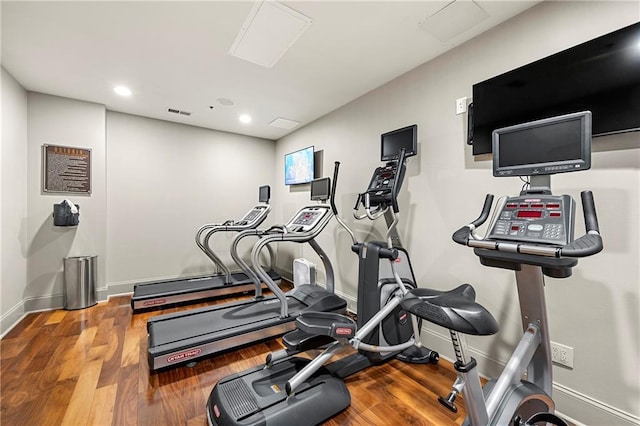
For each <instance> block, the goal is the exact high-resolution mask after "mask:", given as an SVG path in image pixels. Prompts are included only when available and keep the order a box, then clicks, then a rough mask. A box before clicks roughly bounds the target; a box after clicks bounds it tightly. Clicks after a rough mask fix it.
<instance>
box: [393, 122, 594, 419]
mask: <svg viewBox="0 0 640 426" xmlns="http://www.w3.org/2000/svg"><path fill="white" fill-rule="evenodd" d="M590 118H591V114H590V113H589V112H582V113H575V114H568V115H564V116H559V117H553V118H549V119H544V120H538V121H534V122H531V123H525V124H520V125H516V126H510V127H506V128H502V129H498V130H496V131H494V132H493V159H494V164H493V168H494V176H531V177H530V181H529V186H530V187H528V188H526V189H523V190H522V191H521V193H520V195H519V196H516V197H503V198H502V199H501V200H500V201H499V202H498V203H497V207H496V209H495V213H494V215H493V218H492V220H491V222H490V224H489V227H488V229H489V231H488V234H487V236H485V237H482V236H480V235H478V234H477V232H476V229H477V228H478V227H479V226H481V225H482V224H483V223H485V222H486V220H487V218H488V217H489V213H490V210H491V205H492V204H493V195H491V194H489V195H487V196H486V198H485V202H484V207H483V209H482V213H481V215H480V217H478V219H476V220H474V221H473V222H471V223H470V224H468V225H466V226H464V227H462V228H460V229H459V230H458V231H456V232H455V233H454V234H453V240H454V241H455V242H456V243H458V244H461V245H465V246H468V247H473V248H474V253H475V254H476V255H477V256H478V257H479V258H480V262H481V263H482V264H483V265H485V266H488V267H495V268H502V269H508V270H513V271H515V274H516V285H517V289H518V297H519V303H520V311H521V317H522V328H523V335H522V338H521V339H520V342H519V343H518V345H517V346H516V348H515V349H514V351H513V353H512V355H511V358H510V359H509V361H508V363H507V365H506V366H505V368H504V370H503V372H502V374H501V375H500V376H499V377H498V378H497V379H493V380H490V381H489V382H488V383H487V384H486V385H485V387H484V389H483V388H482V387H481V384H480V379H479V375H478V369H477V366H476V361H475V359H473V358H472V357H470V355H469V353H468V348H467V345H466V342H465V337H464V334H472V335H491V334H494V333H496V332H497V331H498V324H497V323H496V321H495V319H494V318H493V317H492V316H491V314H490V313H489V312H488V311H487V310H486V309H485V308H484V307H482V306H481V305H479V304H478V303H475V301H474V300H473V297H464V296H460V295H459V294H453V293H454V291H452V292H449V293H447V294H444V295H442V296H440V297H436V298H433V297H431V298H425V297H422V296H421V295H420V293H419V291H410V292H409V295H408V296H407V298H406V299H405V301H404V302H403V304H402V305H403V306H404V307H405V308H406V309H407V310H408V311H410V312H412V313H413V314H415V315H417V316H420V317H421V318H423V319H426V320H428V321H431V322H433V323H435V324H438V325H440V326H443V327H446V328H448V329H449V330H450V333H451V339H452V342H453V346H454V350H455V354H456V359H457V361H456V363H455V364H454V366H455V368H456V370H457V371H458V378H457V380H456V382H455V383H454V385H453V389H452V391H451V393H450V394H449V395H448V396H447V397H446V398H443V397H440V398H439V401H440V402H441V403H442V404H443V405H445V406H446V407H447V408H449V409H451V410H452V411H456V407H455V404H454V402H455V399H456V396H457V394H458V393H460V392H462V393H463V394H464V403H465V406H466V408H467V414H468V417H467V419H466V421H465V423H464V424H465V425H471V426H486V425H495V426H498V425H499V426H502V425H513V426H525V425H530V426H531V425H534V424H537V423H543V422H544V423H545V424H547V423H551V424H555V425H562V426H566V423H565V422H564V421H563V420H562V419H560V418H559V417H558V416H556V415H555V413H554V411H555V404H554V402H553V399H552V398H551V390H552V368H551V350H550V339H549V328H548V321H547V310H546V303H545V297H544V276H545V275H546V276H549V277H554V278H567V277H569V276H570V275H571V272H572V268H573V267H575V266H576V265H577V263H578V260H577V258H580V257H586V256H591V255H593V254H596V253H598V252H600V251H601V250H602V248H603V244H602V238H601V237H600V234H599V230H598V220H597V216H596V210H595V205H594V201H593V194H592V193H591V191H583V192H582V193H581V198H582V209H583V213H584V221H585V228H586V234H585V235H583V236H582V237H580V238H578V239H576V240H574V238H573V231H574V217H575V202H574V200H573V198H572V197H571V196H569V195H559V196H557V195H552V194H551V187H550V177H549V176H550V175H551V174H555V173H561V172H570V171H579V170H585V169H588V168H589V167H590V155H591V149H590V148H591V120H590ZM534 143H535V146H533V145H534ZM464 286H466V287H467V288H468V289H469V292H468V294H469V295H471V294H472V293H473V288H472V287H471V286H470V285H469V284H465V285H464ZM473 294H474V293H473ZM523 371H526V378H523V377H522V373H523ZM483 391H484V392H483Z"/></svg>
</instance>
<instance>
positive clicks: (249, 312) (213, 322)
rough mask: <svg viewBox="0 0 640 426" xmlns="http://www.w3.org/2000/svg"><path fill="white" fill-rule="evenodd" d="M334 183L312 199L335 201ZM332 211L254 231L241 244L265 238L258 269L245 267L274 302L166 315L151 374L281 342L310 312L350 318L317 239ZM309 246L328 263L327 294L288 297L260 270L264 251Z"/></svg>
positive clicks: (156, 323)
mask: <svg viewBox="0 0 640 426" xmlns="http://www.w3.org/2000/svg"><path fill="white" fill-rule="evenodd" d="M329 186H330V179H329V178H324V179H316V180H315V181H314V182H313V183H312V184H311V199H312V200H322V201H324V200H326V199H327V198H328V197H329V193H330V190H329ZM332 216H333V215H332V213H331V207H330V206H329V205H327V204H316V205H311V206H307V207H304V208H302V209H301V210H300V211H298V212H297V213H296V214H295V215H294V216H293V218H292V219H291V220H290V221H289V222H288V223H287V224H286V225H284V226H274V227H272V228H270V229H268V230H267V231H259V230H248V231H244V232H242V233H240V234H239V235H238V237H236V239H238V240H239V239H241V238H243V237H246V236H249V235H260V236H261V238H260V239H259V240H258V242H257V243H256V244H255V245H254V247H253V249H252V252H251V261H252V263H253V266H254V267H253V269H249V265H247V264H246V262H244V261H243V260H242V259H240V258H238V259H234V260H237V261H239V264H240V266H241V267H243V269H245V270H246V271H247V273H248V274H249V275H250V276H253V279H254V281H255V282H256V283H258V282H260V280H262V281H263V282H264V283H265V284H267V286H268V287H269V289H270V290H271V291H272V292H273V294H274V296H270V297H261V296H259V297H256V298H253V299H250V300H246V301H240V302H234V303H227V304H224V305H219V306H212V307H206V308H200V309H195V310H190V311H185V312H179V313H173V314H167V315H161V316H157V317H154V318H151V319H149V321H148V322H147V331H148V334H149V335H148V361H149V369H150V370H152V371H153V370H158V369H161V368H168V367H172V366H176V365H179V364H182V363H187V362H192V361H195V360H198V359H200V358H204V357H207V356H210V355H212V354H215V353H217V352H220V351H223V350H229V349H233V348H235V347H238V346H241V345H244V344H249V343H254V342H257V341H260V340H264V339H267V338H272V337H276V336H280V335H282V334H284V333H286V332H288V331H291V330H293V329H294V328H295V319H296V317H297V316H298V315H299V314H300V313H302V312H304V311H322V312H345V311H346V306H347V303H346V301H345V300H343V299H342V298H340V297H338V296H336V295H335V294H334V273H333V267H332V265H331V262H330V260H329V257H328V256H327V255H326V253H325V252H324V251H323V250H322V248H321V247H320V246H319V245H318V243H317V242H316V241H315V237H316V236H317V235H318V234H320V232H321V231H322V230H323V229H324V228H325V227H326V225H327V224H328V223H329V221H330V220H331V218H332ZM285 241H287V242H296V243H309V244H310V245H311V247H312V248H313V249H314V251H315V252H316V253H317V254H318V256H319V257H320V259H321V260H322V263H323V266H324V268H325V271H326V281H327V282H326V289H325V288H323V287H320V286H317V285H311V284H301V285H296V287H295V288H294V289H293V290H292V291H290V292H288V293H287V294H285V293H283V292H282V290H280V288H279V287H278V286H277V285H276V284H275V282H273V280H272V279H271V277H270V276H269V274H268V273H267V271H265V269H264V268H263V267H262V266H260V264H259V257H260V252H261V251H262V249H263V248H264V247H265V246H267V247H268V245H269V244H272V243H278V242H285Z"/></svg>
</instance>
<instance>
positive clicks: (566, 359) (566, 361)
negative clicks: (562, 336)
mask: <svg viewBox="0 0 640 426" xmlns="http://www.w3.org/2000/svg"><path fill="white" fill-rule="evenodd" d="M551 361H552V362H555V363H556V364H559V365H564V366H565V367H569V368H573V348H571V347H569V346H565V345H561V344H560V343H556V342H551Z"/></svg>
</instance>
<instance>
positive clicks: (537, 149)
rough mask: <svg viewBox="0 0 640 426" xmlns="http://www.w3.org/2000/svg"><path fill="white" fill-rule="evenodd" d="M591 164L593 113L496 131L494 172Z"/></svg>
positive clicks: (531, 172)
mask: <svg viewBox="0 0 640 426" xmlns="http://www.w3.org/2000/svg"><path fill="white" fill-rule="evenodd" d="M590 167H591V113H590V112H589V111H584V112H578V113H574V114H566V115H561V116H558V117H551V118H546V119H542V120H536V121H532V122H529V123H524V124H517V125H514V126H509V127H504V128H502V129H497V130H494V132H493V175H494V176H536V175H552V174H556V173H565V172H577V171H581V170H587V169H589V168H590Z"/></svg>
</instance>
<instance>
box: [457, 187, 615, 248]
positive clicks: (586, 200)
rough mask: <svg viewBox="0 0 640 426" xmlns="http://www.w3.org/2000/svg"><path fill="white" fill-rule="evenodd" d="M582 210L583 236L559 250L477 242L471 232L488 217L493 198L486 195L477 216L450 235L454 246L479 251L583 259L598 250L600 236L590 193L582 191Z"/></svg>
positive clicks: (540, 246) (526, 245) (600, 240)
mask: <svg viewBox="0 0 640 426" xmlns="http://www.w3.org/2000/svg"><path fill="white" fill-rule="evenodd" d="M580 196H581V199H582V211H583V213H584V223H585V229H586V234H585V235H583V236H582V237H580V238H578V239H576V240H574V241H572V242H570V243H569V244H567V245H565V246H563V247H552V246H542V245H534V244H526V243H518V242H507V241H499V240H479V239H476V238H475V237H474V235H473V231H474V230H475V229H476V228H477V227H478V226H480V225H482V224H483V223H484V222H485V221H486V220H487V217H488V216H489V211H490V209H491V204H492V203H493V195H492V194H487V196H486V197H485V202H484V206H483V208H482V213H481V214H480V216H479V217H478V218H477V219H476V220H474V221H473V222H471V223H470V224H468V225H465V226H463V227H462V228H460V229H458V230H457V231H456V232H454V234H453V237H452V238H453V241H455V242H456V243H458V244H461V245H464V246H469V247H475V248H483V249H488V250H497V251H506V252H511V253H522V254H531V255H536V256H546V257H558V258H559V257H586V256H591V255H594V254H596V253H598V252H600V251H602V248H603V243H602V237H601V236H600V233H599V227H598V217H597V215H596V207H595V203H594V200H593V193H592V192H591V191H582V193H581V194H580Z"/></svg>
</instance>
